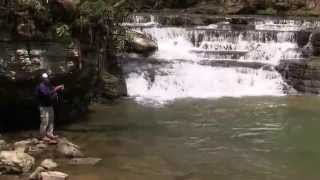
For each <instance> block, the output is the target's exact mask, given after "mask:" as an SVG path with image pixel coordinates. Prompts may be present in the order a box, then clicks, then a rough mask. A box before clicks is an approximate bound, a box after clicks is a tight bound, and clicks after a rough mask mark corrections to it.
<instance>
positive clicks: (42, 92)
mask: <svg viewBox="0 0 320 180" xmlns="http://www.w3.org/2000/svg"><path fill="white" fill-rule="evenodd" d="M37 96H38V101H39V105H40V106H46V107H48V106H52V105H53V103H54V100H56V97H57V93H56V92H55V90H54V87H53V86H52V85H51V83H50V82H42V83H40V84H39V86H38V88H37Z"/></svg>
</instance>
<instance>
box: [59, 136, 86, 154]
mask: <svg viewBox="0 0 320 180" xmlns="http://www.w3.org/2000/svg"><path fill="white" fill-rule="evenodd" d="M57 152H58V153H59V155H60V156H62V157H67V158H74V157H83V153H82V152H81V151H80V147H79V146H77V145H75V144H73V143H72V142H70V141H68V140H67V139H65V138H63V139H60V140H59V142H58V145H57Z"/></svg>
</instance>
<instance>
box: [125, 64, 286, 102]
mask: <svg viewBox="0 0 320 180" xmlns="http://www.w3.org/2000/svg"><path fill="white" fill-rule="evenodd" d="M167 70H168V71H167V73H168V74H166V75H163V74H156V75H155V77H154V81H153V83H150V81H149V80H148V78H146V76H148V75H146V74H145V73H144V72H141V73H139V74H138V73H132V74H130V76H129V78H128V79H127V85H128V92H129V95H130V96H135V97H144V98H146V99H155V100H157V101H162V102H163V101H168V100H172V99H176V98H185V97H194V98H210V97H222V96H232V97H240V96H246V95H250V96H251V95H252V96H260V95H282V94H283V92H282V86H283V82H282V79H281V77H280V75H279V74H278V73H276V72H274V71H264V70H261V69H259V70H254V69H250V68H219V67H210V66H201V65H195V64H186V63H185V64H174V65H173V66H172V67H170V68H168V69H167Z"/></svg>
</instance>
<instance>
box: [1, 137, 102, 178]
mask: <svg viewBox="0 0 320 180" xmlns="http://www.w3.org/2000/svg"><path fill="white" fill-rule="evenodd" d="M58 142H59V143H58V144H57V145H48V144H46V143H45V142H43V141H41V140H38V139H36V138H28V139H25V140H20V141H17V142H13V143H11V144H7V143H6V146H8V149H9V150H8V151H0V179H1V178H2V177H3V178H8V179H15V178H16V179H34V180H37V179H42V180H43V179H48V180H51V179H53V180H55V179H67V178H68V177H69V175H67V174H65V173H63V172H59V171H56V170H59V169H60V165H62V166H63V165H68V164H69V165H81V166H92V165H96V164H97V163H99V162H100V161H101V160H102V159H100V158H92V157H85V156H84V154H83V153H82V152H81V151H80V147H79V146H78V145H76V144H74V143H72V142H71V141H69V140H68V139H66V138H60V139H58ZM39 146H42V148H43V149H42V151H37V152H36V153H35V152H34V151H31V150H32V149H37V147H39ZM56 161H57V162H58V163H59V164H58V163H57V162H56ZM14 175H19V176H17V177H15V176H14Z"/></svg>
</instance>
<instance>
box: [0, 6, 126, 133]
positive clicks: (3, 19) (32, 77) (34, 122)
mask: <svg viewBox="0 0 320 180" xmlns="http://www.w3.org/2000/svg"><path fill="white" fill-rule="evenodd" d="M21 2H23V3H22V4H21ZM52 2H53V1H52ZM57 2H62V1H57ZM0 9H1V11H0V25H1V27H2V28H1V30H0V100H1V101H0V114H1V118H0V127H1V128H0V131H1V130H7V129H9V128H25V127H38V125H39V112H38V105H37V101H36V97H35V88H36V86H37V84H38V83H40V81H41V79H40V77H41V73H43V72H47V73H49V74H50V77H51V78H52V82H53V84H54V85H58V84H64V85H65V88H66V89H65V91H64V93H63V94H60V96H59V101H57V104H56V108H55V110H56V120H57V122H66V121H68V120H73V119H75V118H76V117H77V116H79V115H80V114H81V113H83V112H84V111H86V110H87V108H88V105H89V104H90V102H91V101H92V99H93V98H95V97H96V96H97V95H98V96H99V95H100V94H103V98H107V99H109V98H110V99H111V98H117V97H120V96H124V95H126V89H125V82H124V80H123V77H122V74H121V69H120V68H119V66H118V64H117V62H116V59H115V58H113V57H112V56H109V57H107V56H105V55H104V53H101V52H100V51H99V50H96V49H95V48H94V47H91V46H90V45H88V44H87V43H86V42H81V41H80V40H79V39H77V38H75V37H72V36H70V34H68V33H69V32H68V31H67V30H68V27H67V26H66V25H63V23H65V24H67V23H68V21H70V19H71V18H72V13H73V12H71V13H70V12H69V10H68V9H67V8H65V7H64V6H62V5H59V4H54V5H50V4H47V3H46V1H45V0H28V1H0ZM61 11H63V12H64V13H65V14H63V15H61V13H60V14H59V13H58V16H57V14H55V13H57V12H61ZM72 11H73V10H72ZM71 23H72V22H71ZM61 24H62V26H61ZM57 27H58V28H57ZM58 30H59V32H57V31H58ZM59 33H61V34H62V33H64V34H67V35H69V37H68V39H67V40H66V39H62V38H59V37H58V36H59ZM78 35H80V36H81V34H78ZM85 35H86V34H85ZM85 35H84V37H86V36H85ZM99 64H103V65H104V67H103V68H102V69H103V70H101V69H98V65H99ZM105 73H107V74H108V75H109V76H108V77H112V79H111V80H110V78H109V79H108V78H106V77H105ZM103 75H104V76H103ZM101 77H102V78H101ZM105 84H107V85H108V86H105ZM111 85H113V86H111ZM101 86H102V87H103V88H101V89H98V88H99V87H101ZM107 90H110V91H112V93H109V92H101V91H107Z"/></svg>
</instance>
